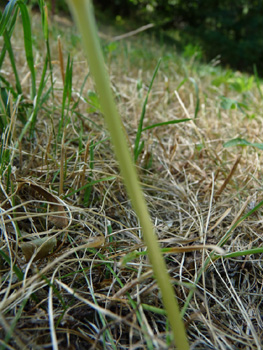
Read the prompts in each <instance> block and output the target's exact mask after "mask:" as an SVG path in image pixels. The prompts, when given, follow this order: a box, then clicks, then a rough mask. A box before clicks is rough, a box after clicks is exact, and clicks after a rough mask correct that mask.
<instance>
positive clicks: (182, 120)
mask: <svg viewBox="0 0 263 350" xmlns="http://www.w3.org/2000/svg"><path fill="white" fill-rule="evenodd" d="M189 120H192V119H190V118H185V119H177V120H170V121H168V122H162V123H156V124H152V125H149V126H146V127H145V128H143V129H142V131H145V130H149V129H153V128H157V127H158V126H164V125H171V124H178V123H183V122H187V121H189Z"/></svg>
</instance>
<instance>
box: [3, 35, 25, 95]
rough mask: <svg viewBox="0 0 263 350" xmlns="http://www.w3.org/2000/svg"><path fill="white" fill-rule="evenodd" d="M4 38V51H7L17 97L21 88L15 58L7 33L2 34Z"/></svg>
mask: <svg viewBox="0 0 263 350" xmlns="http://www.w3.org/2000/svg"><path fill="white" fill-rule="evenodd" d="M3 37H4V41H5V46H6V49H7V51H8V54H9V58H10V63H11V66H12V69H13V72H14V75H15V80H16V89H17V92H18V94H19V95H21V94H22V87H21V83H20V79H19V75H18V72H17V69H16V61H15V56H14V52H13V49H12V46H11V41H10V37H9V33H8V32H4V34H3Z"/></svg>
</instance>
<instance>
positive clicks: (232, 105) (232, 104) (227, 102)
mask: <svg viewBox="0 0 263 350" xmlns="http://www.w3.org/2000/svg"><path fill="white" fill-rule="evenodd" d="M220 98H221V104H220V106H221V108H223V109H225V110H230V109H236V108H238V109H239V110H240V111H241V112H243V113H244V111H243V109H246V110H248V106H247V105H246V104H244V103H240V102H237V101H236V100H233V99H232V98H228V97H225V96H221V97H220Z"/></svg>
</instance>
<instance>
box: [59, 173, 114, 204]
mask: <svg viewBox="0 0 263 350" xmlns="http://www.w3.org/2000/svg"><path fill="white" fill-rule="evenodd" d="M115 178H116V176H108V177H104V178H102V179H99V180H94V181H91V182H88V183H87V184H86V185H84V186H82V187H80V188H78V189H77V190H74V191H72V192H70V193H69V194H67V195H65V196H64V197H63V198H64V199H65V198H67V197H70V196H73V194H75V193H78V192H80V191H83V190H85V189H86V188H88V187H91V186H93V185H96V184H98V183H99V182H103V181H110V180H114V179H115Z"/></svg>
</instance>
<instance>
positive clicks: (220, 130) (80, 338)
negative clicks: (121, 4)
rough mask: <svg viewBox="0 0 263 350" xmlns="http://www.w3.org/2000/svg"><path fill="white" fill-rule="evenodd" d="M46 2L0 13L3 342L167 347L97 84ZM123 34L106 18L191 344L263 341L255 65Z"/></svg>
mask: <svg viewBox="0 0 263 350" xmlns="http://www.w3.org/2000/svg"><path fill="white" fill-rule="evenodd" d="M38 6H39V9H40V11H39V13H38V12H35V11H34V12H31V10H30V8H29V7H27V6H26V5H25V3H24V2H23V1H16V0H11V1H10V2H9V3H8V5H7V6H6V8H5V9H3V11H2V12H1V18H0V34H1V37H0V42H1V52H0V89H1V90H0V128H1V145H0V178H1V181H0V196H1V210H0V214H1V218H0V225H1V226H0V228H1V244H0V272H1V273H0V283H1V285H0V349H11V348H14V349H23V348H25V349H26V348H30V347H31V348H34V349H44V348H48V347H50V348H51V347H52V348H53V349H60V348H61V349H64V348H68V347H69V346H71V347H74V348H77V347H79V348H91V349H131V348H147V349H157V348H158V349H173V348H175V345H174V344H175V342H177V340H176V334H175V336H174V334H173V332H172V329H173V325H172V322H170V321H171V317H170V316H169V311H171V310H168V312H167V310H165V308H164V307H163V301H162V297H161V294H160V293H159V287H158V285H157V282H156V281H157V280H158V276H157V274H156V273H155V271H156V270H154V272H153V270H152V267H151V264H150V262H152V261H153V260H154V257H153V256H152V252H151V247H149V246H148V247H147V246H146V245H145V243H144V240H143V238H145V237H144V235H145V232H144V231H143V224H144V223H143V219H142V217H141V216H140V215H142V213H138V214H136V213H134V211H133V208H132V206H131V203H130V200H129V197H128V196H127V194H126V190H125V188H124V186H123V179H122V176H121V175H120V174H119V167H118V163H117V162H116V160H115V156H114V152H113V150H112V149H111V142H110V135H109V133H108V131H107V129H106V127H105V124H104V119H105V121H106V119H107V117H106V114H107V111H106V109H107V107H105V102H103V100H102V97H103V92H101V89H99V88H98V87H97V86H95V85H94V81H93V76H94V73H93V71H92V72H91V73H93V74H92V75H91V74H90V71H89V68H90V69H91V70H92V67H91V65H89V64H87V63H86V59H85V55H84V53H83V50H82V48H81V40H80V36H79V34H78V32H77V30H76V29H75V28H74V26H73V25H72V23H71V22H70V21H69V19H68V18H65V17H61V16H55V17H51V16H50V14H49V12H48V9H47V7H46V6H45V3H44V1H42V0H39V2H38ZM120 28H121V27H118V28H114V27H107V26H106V25H101V24H100V27H99V33H100V36H101V44H102V47H103V53H104V59H105V62H106V67H107V71H108V73H109V80H110V84H111V91H112V92H113V95H114V100H115V102H116V105H117V108H118V111H119V114H120V116H121V122H122V124H121V129H123V130H125V138H126V141H127V143H128V147H129V150H130V154H132V155H133V157H134V160H135V165H136V169H137V172H138V174H139V179H140V184H141V187H142V189H143V191H144V197H145V200H146V203H147V206H148V208H149V214H150V216H151V219H152V222H153V225H154V228H155V231H156V235H157V238H158V245H160V247H161V249H160V252H161V253H162V256H163V258H164V259H165V262H166V265H167V267H168V272H169V276H170V282H171V285H172V287H173V288H172V289H173V291H174V293H175V295H176V297H177V300H178V303H179V308H180V310H181V317H182V319H183V321H184V324H185V328H186V333H187V338H188V341H189V344H190V346H191V347H192V348H194V349H206V348H215V349H220V348H229V349H243V348H246V349H251V350H252V349H253V350H254V349H260V348H261V342H262V341H261V333H262V329H261V322H262V320H261V314H262V312H263V310H262V303H261V299H262V267H261V265H262V264H261V258H262V253H263V248H262V234H261V222H262V205H263V197H262V148H263V146H262V132H261V130H262V101H263V100H262V82H261V80H260V78H259V76H258V73H257V69H256V68H255V67H254V75H253V76H248V75H245V74H241V73H240V72H235V71H232V70H230V69H228V70H224V69H222V68H220V67H219V66H218V62H216V61H213V62H212V64H210V65H205V64H203V63H201V62H200V60H201V58H202V55H203V53H202V48H201V47H200V45H198V44H196V43H195V44H191V45H190V44H188V45H187V46H185V48H184V50H183V52H182V53H181V54H179V53H178V52H177V51H176V49H175V47H174V46H168V45H166V44H165V43H164V42H163V41H162V42H161V43H160V42H157V41H156V39H155V38H154V37H151V35H149V34H148V35H147V34H146V33H141V32H136V33H132V34H131V33H123V32H120ZM123 34H124V35H123ZM103 115H105V118H104V117H103ZM114 137H116V138H117V137H118V136H114ZM113 141H114V142H113V144H115V141H116V140H113ZM116 147H118V146H116V144H115V146H114V148H116ZM124 173H125V172H122V174H124ZM130 192H131V190H130ZM131 197H132V195H131ZM135 197H137V196H135ZM134 202H136V198H135V199H133V204H134ZM135 208H136V205H135ZM141 226H142V227H141ZM150 240H151V238H148V241H147V239H146V241H147V245H148V243H149V241H150ZM164 304H165V305H166V306H167V303H164ZM172 313H173V310H172ZM170 314H171V313H170ZM175 317H176V318H177V320H178V319H179V320H180V317H178V316H175ZM168 319H169V321H168ZM28 344H30V345H28ZM50 344H52V345H50ZM177 344H179V343H177ZM179 348H180V349H181V348H182V346H179Z"/></svg>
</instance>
